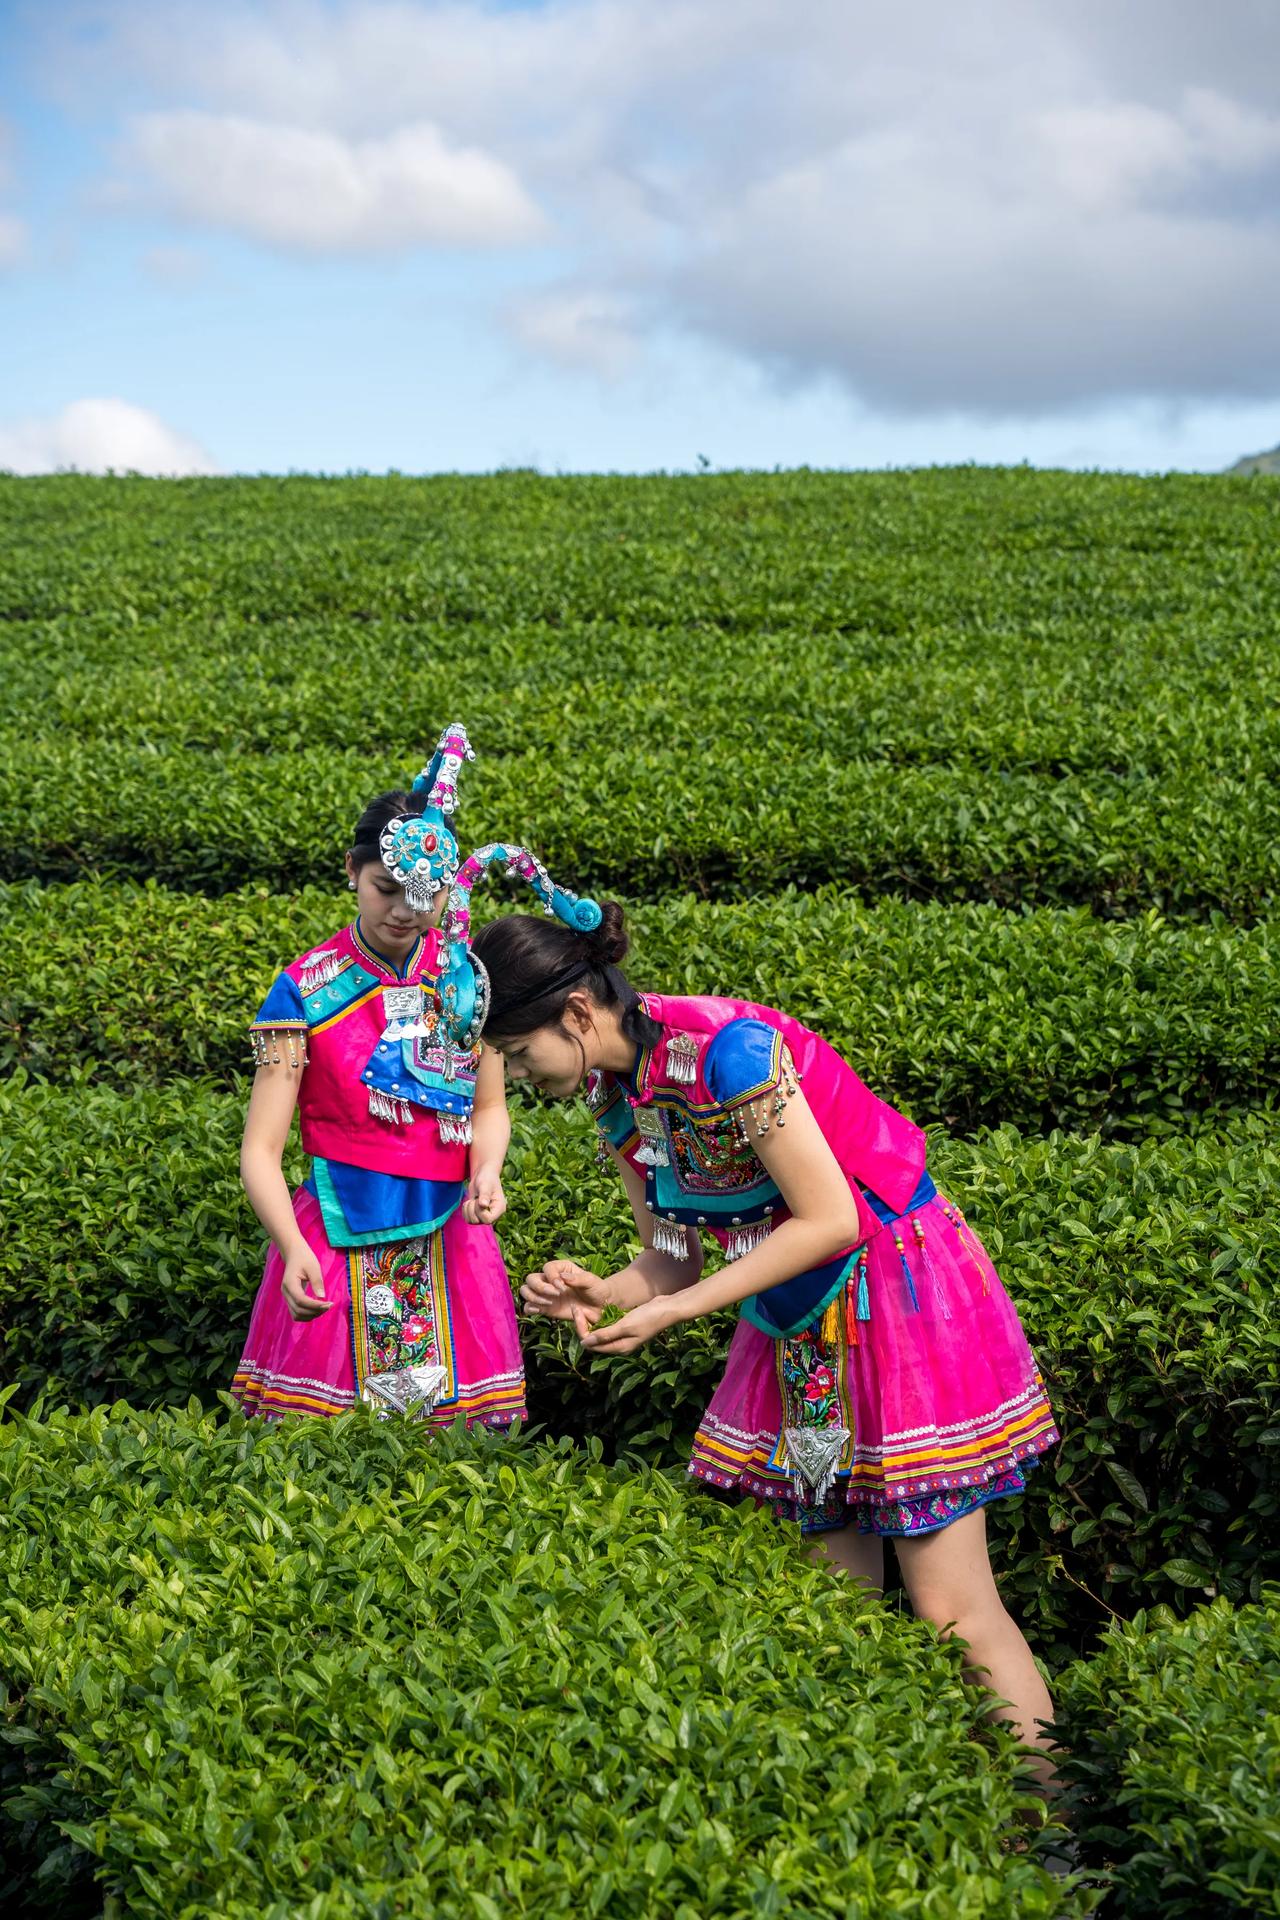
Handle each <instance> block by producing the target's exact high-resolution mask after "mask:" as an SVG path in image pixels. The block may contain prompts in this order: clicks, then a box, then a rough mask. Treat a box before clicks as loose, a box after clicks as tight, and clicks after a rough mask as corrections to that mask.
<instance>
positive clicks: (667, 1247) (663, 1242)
mask: <svg viewBox="0 0 1280 1920" xmlns="http://www.w3.org/2000/svg"><path fill="white" fill-rule="evenodd" d="M653 1250H654V1252H655V1253H665V1254H667V1255H668V1257H669V1258H670V1259H672V1260H687V1259H688V1258H689V1237H688V1235H687V1234H686V1233H685V1230H684V1228H683V1227H682V1226H681V1225H680V1223H679V1222H678V1221H676V1220H655V1221H654V1223H653Z"/></svg>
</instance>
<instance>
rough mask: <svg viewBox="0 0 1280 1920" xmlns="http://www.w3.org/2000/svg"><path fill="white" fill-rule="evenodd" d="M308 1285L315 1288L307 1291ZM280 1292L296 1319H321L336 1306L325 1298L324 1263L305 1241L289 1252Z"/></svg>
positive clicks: (291, 1315)
mask: <svg viewBox="0 0 1280 1920" xmlns="http://www.w3.org/2000/svg"><path fill="white" fill-rule="evenodd" d="M308 1287H310V1288H311V1292H310V1293H308V1292H307V1288H308ZM280 1291H281V1293H282V1294H283V1295H284V1303H285V1305H286V1307H288V1309H289V1314H290V1317H291V1318H292V1319H294V1320H318V1319H319V1317H320V1315H321V1314H322V1313H328V1311H329V1309H330V1307H331V1306H332V1305H333V1301H332V1300H326V1299H325V1293H324V1275H323V1274H322V1273H321V1271H320V1262H319V1260H318V1259H317V1257H316V1255H315V1254H314V1253H313V1252H312V1250H311V1248H310V1247H309V1246H308V1245H307V1243H306V1241H305V1240H303V1241H301V1242H300V1243H299V1244H298V1245H297V1246H296V1247H293V1248H291V1250H290V1251H289V1252H288V1253H287V1254H286V1255H285V1262H284V1277H283V1279H282V1280H281V1282H280ZM313 1296H314V1298H313Z"/></svg>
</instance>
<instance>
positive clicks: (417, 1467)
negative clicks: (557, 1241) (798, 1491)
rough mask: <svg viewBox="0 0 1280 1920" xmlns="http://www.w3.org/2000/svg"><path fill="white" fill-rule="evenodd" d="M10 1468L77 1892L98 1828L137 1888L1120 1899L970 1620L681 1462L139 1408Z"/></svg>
mask: <svg viewBox="0 0 1280 1920" xmlns="http://www.w3.org/2000/svg"><path fill="white" fill-rule="evenodd" d="M0 1503H2V1505H3V1509H4V1510H5V1511H6V1512H7V1513H8V1514H9V1515H10V1516H12V1517H13V1518H15V1519H16V1520H17V1521H18V1522H19V1526H18V1527H14V1528H12V1529H11V1530H10V1532H9V1535H8V1544H7V1548H6V1551H5V1562H6V1565H5V1572H6V1575H7V1580H6V1583H5V1587H6V1594H5V1597H4V1598H3V1599H0V1676H2V1677H3V1678H4V1680H5V1681H6V1682H7V1688H8V1689H11V1690H12V1691H11V1692H10V1693H9V1698H8V1705H7V1707H6V1708H5V1709H4V1720H5V1722H6V1723H7V1725H6V1727H5V1731H4V1738H5V1739H6V1740H7V1741H8V1742H9V1743H10V1748H9V1751H10V1753H11V1754H12V1755H13V1762H12V1763H11V1764H10V1766H9V1768H8V1769H7V1771H8V1773H9V1776H10V1778H9V1782H8V1785H9V1791H8V1793H7V1795H6V1811H7V1814H8V1816H9V1818H10V1819H11V1820H15V1821H17V1822H19V1823H21V1827H20V1833H21V1838H22V1840H23V1842H24V1843H25V1860H24V1862H23V1865H24V1867H25V1868H26V1870H27V1874H28V1876H29V1875H30V1873H31V1870H32V1868H36V1869H37V1870H38V1871H37V1876H36V1878H35V1885H34V1889H33V1892H34V1895H35V1898H36V1899H37V1900H38V1899H40V1897H41V1896H43V1900H44V1903H45V1905H46V1906H47V1908H49V1909H51V1910H52V1911H54V1912H58V1913H65V1912H66V1910H67V1909H66V1905H65V1900H66V1893H67V1889H68V1886H69V1884H70V1885H74V1883H75V1880H76V1878H77V1877H78V1876H82V1875H83V1873H84V1869H85V1866H86V1864H89V1863H91V1865H92V1869H93V1872H94V1874H95V1876H96V1879H97V1883H98V1887H97V1892H98V1896H99V1897H100V1898H102V1899H104V1900H105V1903H106V1910H107V1911H108V1912H112V1911H123V1912H127V1913H128V1914H129V1915H130V1916H132V1917H133V1920H148V1916H155V1920H204V1916H212V1915H215V1914H216V1915H219V1916H222V1917H223V1920H291V1916H294V1915H297V1914H303V1913H305V1914H306V1915H308V1916H309V1920H339V1917H341V1920H346V1917H347V1916H368V1920H386V1916H390V1915H392V1914H396V1913H417V1914H428V1913H429V1914H432V1915H435V1916H439V1920H498V1916H499V1915H500V1914H504V1915H505V1914H512V1915H527V1916H532V1917H535V1920H541V1917H542V1916H543V1915H547V1914H573V1915H598V1914H608V1915H610V1916H620V1917H622V1916H635V1917H636V1920H641V1917H642V1916H650V1915H653V1914H658V1913H661V1914H664V1915H670V1916H671V1920H706V1917H707V1916H710V1915H723V1916H726V1920H729V1917H730V1916H732V1920H746V1916H748V1915H750V1916H755V1915H779V1916H781V1915H786V1914H790V1913H795V1912H798V1911H801V1910H803V1911H804V1912H806V1913H816V1912H824V1913H831V1914H841V1915H846V1916H849V1917H850V1920H871V1916H873V1915H875V1916H880V1915H899V1916H917V1915H918V1916H925V1915H941V1914H946V1915H947V1916H949V1920H999V1917H1000V1916H1007V1920H1028V1917H1029V1916H1041V1917H1042V1920H1056V1917H1057V1916H1062V1917H1063V1920H1069V1917H1070V1916H1075V1915H1083V1914H1085V1913H1087V1912H1089V1911H1091V1910H1092V1906H1093V1904H1094V1900H1095V1898H1096V1896H1094V1895H1091V1894H1088V1893H1082V1892H1077V1891H1073V1890H1072V1889H1070V1888H1064V1887H1063V1886H1062V1885H1060V1884H1059V1883H1057V1882H1055V1881H1054V1880H1053V1879H1052V1878H1051V1877H1050V1876H1049V1874H1048V1873H1046V1872H1045V1870H1044V1869H1043V1867H1041V1866H1040V1865H1038V1864H1037V1862H1036V1859H1035V1858H1034V1856H1033V1855H1032V1854H1028V1853H1019V1852H1018V1851H1016V1850H1015V1848H1014V1846H1013V1836H1014V1834H1015V1832H1016V1821H1017V1818H1018V1815H1019V1812H1020V1811H1021V1810H1024V1809H1027V1808H1029V1806H1030V1801H1029V1798H1028V1796H1027V1795H1026V1793H1025V1787H1024V1786H1022V1785H1021V1784H1020V1781H1019V1775H1018V1756H1017V1750H1016V1748H1015V1746H1014V1743H1013V1741H1012V1739H1011V1737H1010V1735H1009V1734H1008V1732H1007V1730H1005V1729H1004V1728H1002V1727H1001V1728H996V1727H993V1726H992V1725H991V1723H990V1722H988V1721H987V1720H986V1719H985V1718H984V1715H983V1703H982V1701H981V1698H980V1696H978V1695H977V1694H976V1693H975V1692H974V1690H972V1689H970V1688H967V1687H965V1686H964V1685H963V1684H962V1681H961V1678H960V1671H959V1653H958V1649H957V1648H956V1647H955V1646H954V1645H950V1646H949V1645H945V1644H939V1643H938V1642H937V1641H936V1639H935V1638H934V1637H933V1635H932V1633H931V1631H930V1630H928V1629H926V1628H924V1627H922V1626H921V1625H920V1624H919V1623H917V1622H915V1621H912V1620H909V1619H895V1618H893V1617H891V1615H890V1614H889V1613H888V1612H887V1611H886V1609H885V1608H883V1607H882V1606H880V1605H877V1604H874V1603H871V1602H868V1601H866V1600H865V1599H864V1598H862V1597H860V1596H858V1595H857V1594H856V1593H855V1591H854V1590H853V1589H852V1588H851V1587H850V1586H849V1585H848V1584H847V1583H845V1582H843V1581H841V1579H840V1577H839V1576H838V1575H834V1574H831V1573H828V1572H826V1571H825V1570H823V1569H820V1568H817V1567H814V1566H812V1565H808V1564H806V1563H805V1562H804V1560H803V1559H802V1558H801V1557H800V1556H799V1555H797V1554H796V1553H795V1551H794V1548H793V1547H792V1545H791V1544H790V1543H789V1542H787V1541H786V1540H785V1538H784V1537H783V1536H782V1535H781V1534H780V1533H779V1531H778V1530H777V1529H775V1528H772V1527H771V1526H770V1524H769V1523H768V1521H767V1520H765V1519H764V1518H763V1516H760V1515H746V1514H741V1513H737V1514H735V1513H728V1512H724V1511H720V1510H716V1509H713V1508H711V1507H710V1506H704V1505H701V1504H699V1503H696V1502H692V1501H690V1500H689V1499H688V1498H687V1497H686V1496H685V1495H684V1493H683V1491H682V1490H680V1489H678V1488H676V1487H673V1486H672V1485H671V1484H670V1482H669V1481H667V1480H665V1479H664V1478H663V1477H662V1476H660V1475H658V1474H656V1473H654V1472H652V1471H647V1470H643V1469H636V1468H630V1469H628V1470H610V1469H608V1468H606V1467H605V1466H603V1465H602V1464H600V1462H599V1460H598V1459H596V1460H592V1459H585V1460H584V1459H582V1458H581V1457H579V1456H576V1455H575V1454H574V1452H573V1451H572V1449H569V1448H567V1447H566V1446H564V1445H561V1446H560V1447H546V1446H542V1447H534V1446H532V1445H530V1444H529V1443H527V1442H525V1443H523V1444H522V1443H520V1442H506V1443H503V1442H497V1441H495V1440H494V1439H493V1438H492V1437H491V1436H488V1437H486V1436H478V1435H473V1436H469V1437H468V1436H445V1437H444V1438H443V1439H442V1440H440V1441H437V1442H435V1443H427V1442H425V1441H424V1438H423V1436H422V1434H421V1432H420V1431H418V1430H415V1429H414V1428H413V1427H412V1426H409V1425H406V1424H404V1423H402V1422H398V1421H397V1422H388V1423H385V1424H382V1423H379V1422H377V1421H376V1420H374V1419H372V1418H371V1417H369V1416H368V1415H366V1414H365V1413H364V1412H363V1411H360V1412H357V1413H356V1414H354V1415H348V1416H346V1417H344V1418H343V1419H342V1420H341V1421H340V1422H333V1423H316V1422H308V1423H296V1424H291V1425H290V1426H289V1427H288V1428H287V1429H285V1430H280V1429H276V1430H274V1431H271V1430H268V1431H261V1430H259V1431H254V1430H253V1429H252V1428H250V1427H248V1426H247V1425H246V1423H245V1422H244V1421H243V1420H242V1419H241V1418H240V1417H239V1416H233V1417H231V1418H229V1419H222V1420H215V1419H214V1418H210V1417H207V1416H201V1415H200V1414H199V1412H198V1411H192V1412H188V1413H185V1414H184V1413H181V1412H170V1413H165V1414H158V1415H151V1416H143V1415H138V1414H135V1413H133V1412H131V1411H130V1410H129V1409H128V1408H126V1407H123V1406H117V1407H116V1408H114V1409H112V1411H111V1412H110V1414H108V1413H107V1412H106V1410H105V1409H104V1410H99V1411H98V1412H97V1413H96V1414H94V1415H92V1416H89V1417H88V1418H83V1419H76V1420H65V1421H64V1420H61V1419H58V1418H56V1417H55V1418H54V1419H53V1420H52V1421H50V1422H49V1423H48V1424H47V1425H44V1426H29V1425H27V1423H25V1422H19V1423H16V1424H13V1423H11V1424H9V1425H7V1426H5V1427H3V1428H0ZM24 1762H25V1765H24V1764H23V1763H24ZM85 1910H86V1911H88V1910H89V1909H88V1907H87V1904H86V1908H85Z"/></svg>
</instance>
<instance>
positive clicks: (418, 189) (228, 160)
mask: <svg viewBox="0 0 1280 1920" xmlns="http://www.w3.org/2000/svg"><path fill="white" fill-rule="evenodd" d="M127 154H128V159H129V161H130V162H131V164H132V165H133V166H134V167H136V168H137V169H138V170H139V171H140V172H141V173H142V175H143V177H144V178H145V179H146V180H148V181H149V183H150V188H151V191H152V192H153V193H155V194H156V195H157V196H158V197H159V198H161V200H162V201H163V202H165V203H166V204H167V205H168V206H169V207H170V208H171V209H172V210H173V211H174V212H175V213H178V214H181V215H185V216H186V217H188V218H189V219H192V220H196V221H200V222H204V223H207V224H209V225H213V226H221V227H230V228H232V229H234V230H236V231H238V232H241V233H246V234H250V235H252V236H253V237H254V238H255V239H258V240H265V241H267V242H268V243H270V244H271V245H274V246H278V247H286V248H298V249H300V250H302V251H306V252H346V251H352V252H361V253H372V252H382V251H386V250H390V249H398V248H403V247H413V246H425V245H437V246H510V245H518V244H521V243H523V242H527V241H530V240H536V239H539V238H541V237H542V235H543V233H544V231H545V223H544V221H543V219H542V216H541V215H540V213H539V212H538V209H537V207H536V206H535V205H534V203H533V201H532V200H531V199H530V198H529V195H528V194H527V193H526V192H525V191H524V188H523V187H522V186H521V185H520V182H519V180H518V179H517V178H516V177H515V175H514V174H513V173H512V171H511V169H510V168H509V167H507V166H505V165H504V164H503V163H502V162H501V161H500V160H496V159H494V157H493V156H492V155H491V154H488V153H484V152H482V151H481V150H480V149H479V148H477V147H474V146H460V145H451V144H450V143H448V142H447V141H446V140H445V139H444V138H443V137H442V136H441V134H440V132H439V131H438V129H437V128H435V127H434V126H431V125H429V124H428V123H426V122H419V123H417V124H415V125H411V126H404V127H400V128H398V129H397V130H396V131H395V132H393V133H390V134H388V135H386V136H385V137H384V138H381V139H376V140H344V139H341V138H340V137H339V136H338V135H337V134H334V133H324V132H314V131H311V130H309V129H307V128H304V127H296V126H281V125H277V124H273V123H270V122H267V121H261V120H249V119H245V118H242V117H240V116H238V115H232V114H214V113H201V112H196V111H193V110H184V111H181V112H176V113H146V114H141V115H139V116H138V117H137V118H136V119H135V121H134V122H133V125H132V127H131V130H130V136H129V140H128V143H127Z"/></svg>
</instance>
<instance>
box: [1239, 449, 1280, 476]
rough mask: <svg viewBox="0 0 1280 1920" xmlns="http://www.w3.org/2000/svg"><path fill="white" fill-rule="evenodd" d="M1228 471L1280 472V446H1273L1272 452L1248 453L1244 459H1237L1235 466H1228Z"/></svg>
mask: <svg viewBox="0 0 1280 1920" xmlns="http://www.w3.org/2000/svg"><path fill="white" fill-rule="evenodd" d="M1227 472H1228V473H1280V447H1272V449H1271V451H1270V453H1248V454H1246V455H1245V457H1244V459H1243V460H1237V461H1236V463H1235V465H1234V467H1228V468H1227Z"/></svg>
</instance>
